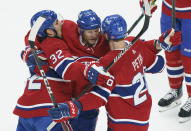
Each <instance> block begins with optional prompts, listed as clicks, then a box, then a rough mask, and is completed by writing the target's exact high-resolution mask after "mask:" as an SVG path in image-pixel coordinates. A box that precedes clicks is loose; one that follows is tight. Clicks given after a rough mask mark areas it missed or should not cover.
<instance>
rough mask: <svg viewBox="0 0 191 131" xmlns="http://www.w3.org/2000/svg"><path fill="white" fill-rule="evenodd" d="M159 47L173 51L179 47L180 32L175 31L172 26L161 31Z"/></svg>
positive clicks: (180, 40)
mask: <svg viewBox="0 0 191 131" xmlns="http://www.w3.org/2000/svg"><path fill="white" fill-rule="evenodd" d="M158 41H159V44H160V47H161V48H162V49H164V50H166V51H169V52H170V51H174V50H177V49H179V48H180V43H181V42H182V34H181V32H180V31H175V30H174V29H173V28H172V29H169V30H167V31H166V32H164V33H162V35H161V36H160V37H159V40H158Z"/></svg>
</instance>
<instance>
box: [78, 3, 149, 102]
mask: <svg viewBox="0 0 191 131" xmlns="http://www.w3.org/2000/svg"><path fill="white" fill-rule="evenodd" d="M144 4H145V21H144V25H143V27H142V29H141V31H140V32H139V34H138V35H137V36H136V37H135V38H134V39H133V40H132V41H131V43H130V44H129V45H128V46H126V47H125V48H124V49H123V50H122V51H121V52H120V53H119V54H118V55H117V56H116V57H115V58H114V60H113V61H112V62H111V63H110V64H109V65H108V66H107V67H106V68H105V72H107V71H108V70H109V69H110V68H111V66H113V64H115V63H116V62H117V61H118V60H119V59H120V58H121V57H122V56H123V55H124V54H125V53H126V51H127V50H128V49H129V48H130V47H131V46H132V45H133V44H134V43H135V42H136V41H137V40H138V39H139V38H140V37H141V35H142V34H143V33H144V32H145V31H146V30H147V29H148V27H149V22H150V16H151V11H150V6H149V3H148V0H144ZM92 87H94V85H89V86H87V87H86V88H85V89H84V90H83V91H82V92H81V93H80V95H79V96H78V97H77V98H76V99H75V100H78V99H79V98H80V97H81V96H83V95H84V94H85V93H86V92H87V91H88V90H89V89H91V88H92Z"/></svg>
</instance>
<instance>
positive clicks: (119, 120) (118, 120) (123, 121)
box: [107, 114, 149, 126]
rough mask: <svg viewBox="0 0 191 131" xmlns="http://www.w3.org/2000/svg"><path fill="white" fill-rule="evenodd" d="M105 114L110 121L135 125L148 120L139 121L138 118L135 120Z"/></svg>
mask: <svg viewBox="0 0 191 131" xmlns="http://www.w3.org/2000/svg"><path fill="white" fill-rule="evenodd" d="M107 116H108V118H109V120H110V121H111V122H112V123H116V124H135V125H140V126H144V125H147V124H149V120H146V121H140V120H135V119H115V118H113V117H111V116H110V115H109V114H108V115H107Z"/></svg>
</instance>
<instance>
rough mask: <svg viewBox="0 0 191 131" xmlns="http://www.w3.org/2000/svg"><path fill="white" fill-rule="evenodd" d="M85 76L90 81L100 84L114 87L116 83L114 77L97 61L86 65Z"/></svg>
mask: <svg viewBox="0 0 191 131" xmlns="http://www.w3.org/2000/svg"><path fill="white" fill-rule="evenodd" d="M84 76H85V77H86V78H87V79H88V80H89V81H90V83H92V84H96V85H98V86H102V87H106V86H109V87H112V86H113V84H114V77H113V76H112V75H111V74H110V73H109V72H105V71H104V68H103V66H100V64H99V63H97V62H93V63H91V64H89V65H87V66H86V68H85V71H84Z"/></svg>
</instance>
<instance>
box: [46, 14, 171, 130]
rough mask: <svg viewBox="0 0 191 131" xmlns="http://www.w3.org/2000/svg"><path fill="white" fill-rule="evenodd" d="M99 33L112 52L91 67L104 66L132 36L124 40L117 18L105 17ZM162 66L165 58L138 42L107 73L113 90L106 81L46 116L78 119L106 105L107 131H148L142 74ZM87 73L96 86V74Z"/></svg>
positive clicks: (147, 99)
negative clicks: (104, 36)
mask: <svg viewBox="0 0 191 131" xmlns="http://www.w3.org/2000/svg"><path fill="white" fill-rule="evenodd" d="M102 30H103V33H104V34H105V35H106V38H107V39H108V40H109V43H108V44H109V46H110V50H111V51H110V52H108V53H107V54H106V55H105V56H104V57H102V58H100V60H99V63H98V62H95V63H91V64H90V65H97V64H98V65H99V64H100V65H102V66H104V67H106V66H108V65H109V64H110V62H111V61H112V60H113V59H114V58H115V57H116V55H118V53H119V52H120V51H121V50H123V48H124V47H125V46H126V45H128V43H129V42H130V41H131V40H132V37H130V38H125V37H126V32H127V25H126V22H125V20H124V19H123V18H122V17H121V16H120V15H111V16H108V17H106V18H105V19H104V21H103V22H102ZM161 37H163V36H161ZM170 37H174V36H170V33H168V32H167V34H166V36H165V37H163V38H164V39H166V38H168V39H169V38H170ZM160 42H161V43H163V44H165V45H169V43H170V42H169V43H165V42H164V40H163V41H160ZM163 67H164V59H163V58H162V57H161V56H156V55H155V54H154V53H153V52H152V51H151V50H149V49H148V48H147V47H146V46H145V44H144V42H143V41H141V40H138V41H137V42H136V43H135V44H134V45H133V46H132V47H131V48H130V49H129V50H128V51H127V52H126V53H125V55H124V56H122V57H121V59H120V60H119V61H117V63H115V64H114V66H113V67H112V68H111V69H110V70H109V71H110V72H111V73H112V74H113V75H114V76H115V82H116V83H115V88H114V87H113V86H112V85H113V81H112V79H108V80H107V81H106V84H105V86H103V85H101V86H100V85H99V86H96V87H94V88H93V90H92V91H91V92H90V93H88V94H86V95H84V96H82V97H81V98H80V99H79V100H78V101H68V102H65V103H62V104H59V107H58V108H51V109H50V110H49V114H50V116H51V117H52V118H53V120H55V121H62V120H66V119H69V118H73V117H77V116H78V114H79V112H80V111H82V110H90V109H94V108H99V107H100V106H103V105H105V106H106V110H107V112H108V131H147V129H148V125H149V114H150V109H151V103H152V102H151V96H150V94H149V92H148V87H147V84H146V80H145V77H144V72H149V73H157V72H160V71H161V70H162V69H163ZM100 68H101V67H100ZM86 73H87V74H88V75H89V76H91V77H89V78H91V79H89V80H90V81H91V82H92V83H93V84H96V83H97V82H96V80H97V76H98V75H97V74H96V72H94V70H89V71H88V72H85V74H86ZM71 112H73V113H71Z"/></svg>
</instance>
